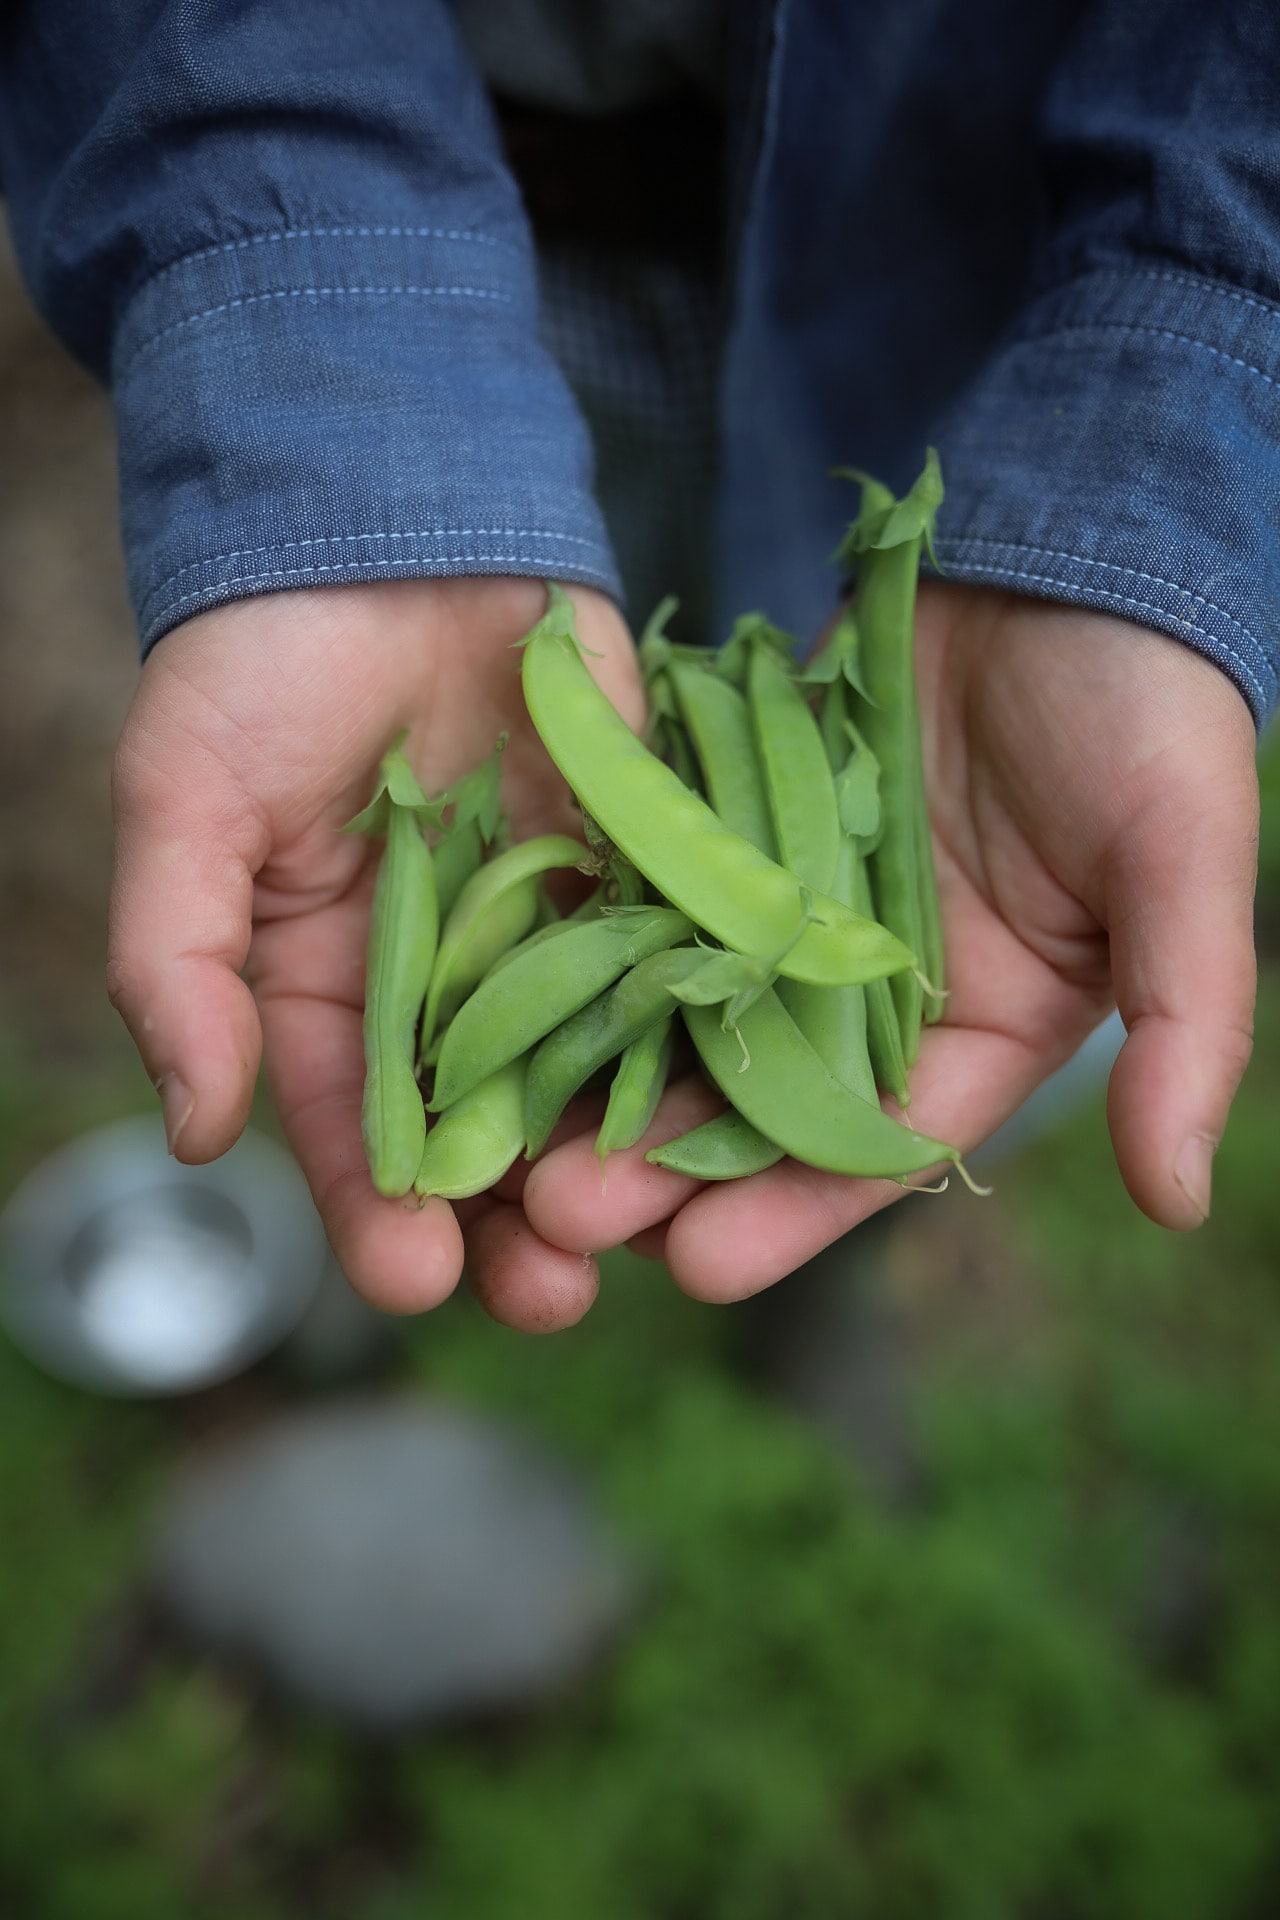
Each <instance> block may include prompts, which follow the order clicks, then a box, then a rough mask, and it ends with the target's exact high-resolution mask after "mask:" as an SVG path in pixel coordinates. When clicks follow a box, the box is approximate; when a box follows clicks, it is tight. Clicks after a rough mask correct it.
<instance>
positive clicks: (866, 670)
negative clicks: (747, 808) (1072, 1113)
mask: <svg viewBox="0 0 1280 1920" xmlns="http://www.w3.org/2000/svg"><path fill="white" fill-rule="evenodd" d="M941 497H942V484H941V479H940V477H939V475H938V469H937V460H936V457H935V456H934V455H932V454H931V455H930V459H929V462H928V464H927V465H926V467H925V471H924V472H923V473H922V474H921V475H920V478H919V479H918V480H917V481H916V483H915V485H914V486H913V487H912V489H911V492H910V493H909V494H908V495H907V496H906V497H905V498H904V499H903V500H895V499H894V497H893V495H892V494H891V493H890V492H889V490H888V488H887V487H883V486H881V485H880V484H879V482H878V481H874V480H870V479H864V480H863V486H862V509H861V512H860V514H859V517H858V520H857V521H856V522H855V523H854V526H853V528H852V529H851V530H850V536H849V541H848V543H847V544H848V549H849V552H850V553H851V555H856V558H857V569H858V571H857V583H856V588H855V599H854V608H855V617H856V620H857V627H858V633H859V637H860V642H861V661H860V664H861V668H862V674H863V680H864V684H865V687H866V690H867V699H866V700H864V701H860V702H859V703H858V724H859V726H860V728H861V730H862V732H863V734H864V736H865V738H866V741H867V744H868V746H869V747H870V748H871V750H872V752H873V753H874V754H875V756H876V759H877V760H878V762H879V764H880V780H881V796H882V799H883V802H884V819H883V826H882V831H881V834H880V839H879V843H878V845H877V847H876V849H875V851H874V852H873V853H872V854H871V856H870V873H871V895H872V898H873V900H874V901H875V904H876V911H877V913H878V914H879V915H880V916H881V917H882V918H883V921H884V924H885V925H886V926H888V927H889V928H891V929H892V931H893V932H894V933H896V934H897V935H898V937H899V938H900V939H901V940H902V941H903V942H904V943H905V944H906V945H907V946H909V947H910V948H911V950H912V952H913V953H915V954H917V955H919V954H920V953H921V952H922V948H923V944H924V931H925V927H924V920H925V911H924V906H923V890H924V889H925V887H926V886H933V885H934V884H935V883H934V882H933V870H932V859H931V857H930V863H929V869H928V875H927V876H925V875H923V874H922V873H921V870H920V860H921V854H922V851H927V841H926V842H925V843H924V847H923V848H922V843H921V838H920V834H919V831H918V827H917V821H918V819H919V818H920V817H921V816H923V818H924V819H926V820H927V819H928V809H927V802H926V799H925V792H924V779H923V771H922V762H921V757H920V725H919V716H918V712H917V707H916V695H915V668H914V644H915V601H916V581H917V576H918V574H919V567H920V552H921V548H922V546H923V544H924V541H925V539H926V538H928V537H930V534H931V528H932V521H933V515H934V513H935V512H936V509H937V505H938V502H939V501H940V499H941ZM893 1000H894V1005H895V1007H896V1008H897V1013H898V1026H899V1029H900V1031H901V1035H902V1052H903V1058H904V1059H905V1061H906V1064H907V1066H908V1067H910V1066H912V1065H913V1063H914V1061H915V1057H916V1050H917V1047H918V1045H919V1039H920V1022H921V1016H922V1011H923V995H922V989H921V985H920V981H919V978H918V977H917V975H916V973H915V972H914V971H909V972H904V973H902V974H900V975H899V976H898V977H897V978H896V979H895V980H894V983H893Z"/></svg>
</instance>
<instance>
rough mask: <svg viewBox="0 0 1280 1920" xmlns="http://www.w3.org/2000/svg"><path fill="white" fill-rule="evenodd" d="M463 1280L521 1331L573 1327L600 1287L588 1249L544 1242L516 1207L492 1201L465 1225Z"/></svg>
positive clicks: (498, 1317) (499, 1316)
mask: <svg viewBox="0 0 1280 1920" xmlns="http://www.w3.org/2000/svg"><path fill="white" fill-rule="evenodd" d="M466 1247H467V1281H468V1284H469V1285H470V1287H471V1291H472V1292H473V1293H474V1295H475V1297H476V1299H477V1300H478V1301H479V1302H480V1304H481V1306H482V1307H483V1308H484V1310H485V1312H486V1313H487V1314H489V1316H490V1317H491V1318H492V1319H494V1320H497V1321H498V1322H499V1323H500V1324H501V1325H502V1326H504V1327H514V1328H515V1329H516V1330H517V1331H518V1332H521V1333H559V1332H561V1331H562V1330H563V1329H564V1328H566V1327H572V1326H576V1324H577V1322H578V1321H579V1320H581V1318H582V1316H583V1314H584V1313H586V1311H587V1309H588V1308H589V1307H590V1306H591V1304H592V1302H593V1301H594V1299H595V1297H596V1294H597V1293H598V1292H599V1288H600V1275H599V1272H598V1270H597V1267H596V1263H595V1261H594V1260H593V1259H592V1258H591V1255H590V1254H589V1253H568V1252H566V1251H565V1250H564V1249H563V1248H561V1247H552V1246H548V1244H547V1242H546V1241H545V1240H543V1239H542V1238H541V1237H540V1236H539V1235H538V1234H537V1233H535V1232H534V1230H533V1228H532V1227H531V1226H530V1225H529V1222H528V1221H527V1220H526V1218H525V1216H524V1214H523V1212H522V1211H521V1209H520V1208H519V1207H513V1206H504V1205H503V1204H502V1203H501V1202H495V1203H494V1205H493V1206H491V1207H489V1208H487V1209H486V1210H485V1211H484V1212H483V1213H481V1214H480V1215H479V1217H478V1218H477V1219H475V1220H473V1221H472V1222H471V1224H470V1225H469V1226H468V1228H467V1235H466Z"/></svg>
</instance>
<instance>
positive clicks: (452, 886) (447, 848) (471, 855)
mask: <svg viewBox="0 0 1280 1920" xmlns="http://www.w3.org/2000/svg"><path fill="white" fill-rule="evenodd" d="M432 858H433V860H434V861H435V868H436V893H437V896H438V898H439V902H440V919H441V921H442V922H443V921H445V920H447V919H448V917H449V915H450V914H451V913H452V911H453V907H454V903H455V901H456V900H457V898H458V895H459V894H460V893H461V892H462V889H463V887H465V885H466V884H467V881H468V880H469V879H470V878H471V876H472V874H473V873H475V872H476V870H477V868H478V867H479V865H480V862H481V861H482V860H483V859H484V841H483V840H482V839H481V837H480V826H479V822H478V821H475V820H465V821H463V823H462V825H461V826H455V827H450V828H448V829H447V830H446V831H445V832H444V833H442V834H441V836H440V838H439V840H438V841H437V842H436V844H435V847H434V848H433V850H432Z"/></svg>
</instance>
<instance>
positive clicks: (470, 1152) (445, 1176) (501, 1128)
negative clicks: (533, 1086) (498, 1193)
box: [413, 1058, 528, 1200]
mask: <svg viewBox="0 0 1280 1920" xmlns="http://www.w3.org/2000/svg"><path fill="white" fill-rule="evenodd" d="M527 1067H528V1062H527V1060H526V1059H523V1058H521V1059H516V1060H509V1061H508V1062H507V1064H506V1065H505V1066H503V1067H499V1069H498V1071H497V1072H496V1073H494V1074H490V1076H489V1078H488V1079H487V1080H482V1081H480V1083H479V1085H478V1086H474V1087H472V1088H471V1090H470V1092H469V1093H466V1094H464V1095H463V1097H462V1098H461V1100H459V1101H457V1102H456V1104H455V1105H453V1106H451V1107H449V1108H447V1109H446V1111H445V1112H444V1113H442V1114H441V1116H440V1118H439V1119H438V1120H437V1121H436V1123H435V1125H434V1127H432V1129H431V1131H430V1133H429V1134H428V1135H427V1137H426V1144H425V1145H424V1147H423V1149H422V1156H421V1159H420V1162H419V1165H418V1172H417V1177H416V1179H415V1180H414V1183H413V1190H414V1192H415V1193H416V1194H417V1195H418V1196H419V1198H421V1199H426V1198H427V1196H428V1195H430V1194H439V1195H440V1197H441V1198H442V1199H444V1200H466V1199H469V1198H470V1197H471V1195H472V1194H475V1193H484V1192H485V1191H486V1190H487V1189H488V1188H489V1187H491V1186H492V1185H493V1183H494V1181H495V1180H500V1179H501V1178H502V1176H503V1174H504V1173H505V1172H506V1171H507V1168H508V1167H509V1166H510V1165H511V1164H512V1162H513V1161H515V1160H516V1159H518V1158H519V1155H520V1152H521V1149H522V1148H523V1146H524V1082H525V1073H526V1070H527Z"/></svg>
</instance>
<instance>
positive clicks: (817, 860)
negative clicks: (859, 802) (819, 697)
mask: <svg viewBox="0 0 1280 1920" xmlns="http://www.w3.org/2000/svg"><path fill="white" fill-rule="evenodd" d="M747 703H748V707H749V710H750V715H751V727H752V732H753V734H754V736H755V742H756V750H757V753H758V755H759V761H760V769H761V772H762V774H763V778H764V792H765V799H766V802H767V804H768V808H769V818H770V820H771V821H772V822H773V833H774V839H775V841H776V844H777V847H778V853H779V855H780V857H781V859H782V862H783V865H784V866H787V867H789V868H790V870H791V872H792V873H794V874H795V875H796V877H797V879H799V880H803V882H804V884H805V885H806V886H807V887H813V888H814V889H815V890H817V891H818V892H821V893H830V892H831V891H832V882H833V881H834V879H835V872H836V861H837V859H838V857H839V852H840V841H841V837H842V836H841V831H840V817H839V814H838V812H837V809H836V790H835V783H834V781H833V780H832V777H831V768H830V765H829V763H828V760H827V754H826V750H825V748H824V745H823V740H822V735H821V733H820V731H819V728H818V722H817V721H816V720H815V718H814V716H813V714H812V713H811V712H810V711H809V705H808V702H807V701H806V699H805V697H804V695H803V693H802V692H801V691H800V688H799V687H798V686H797V685H796V683H795V681H794V679H793V678H792V676H791V674H790V672H789V671H788V669H787V667H786V665H785V664H784V663H783V660H782V658H781V656H780V655H779V654H778V652H777V651H776V649H775V648H773V647H771V646H768V645H766V644H762V643H760V642H757V643H756V644H754V645H753V646H752V648H751V657H750V663H749V665H748V667H747Z"/></svg>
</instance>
